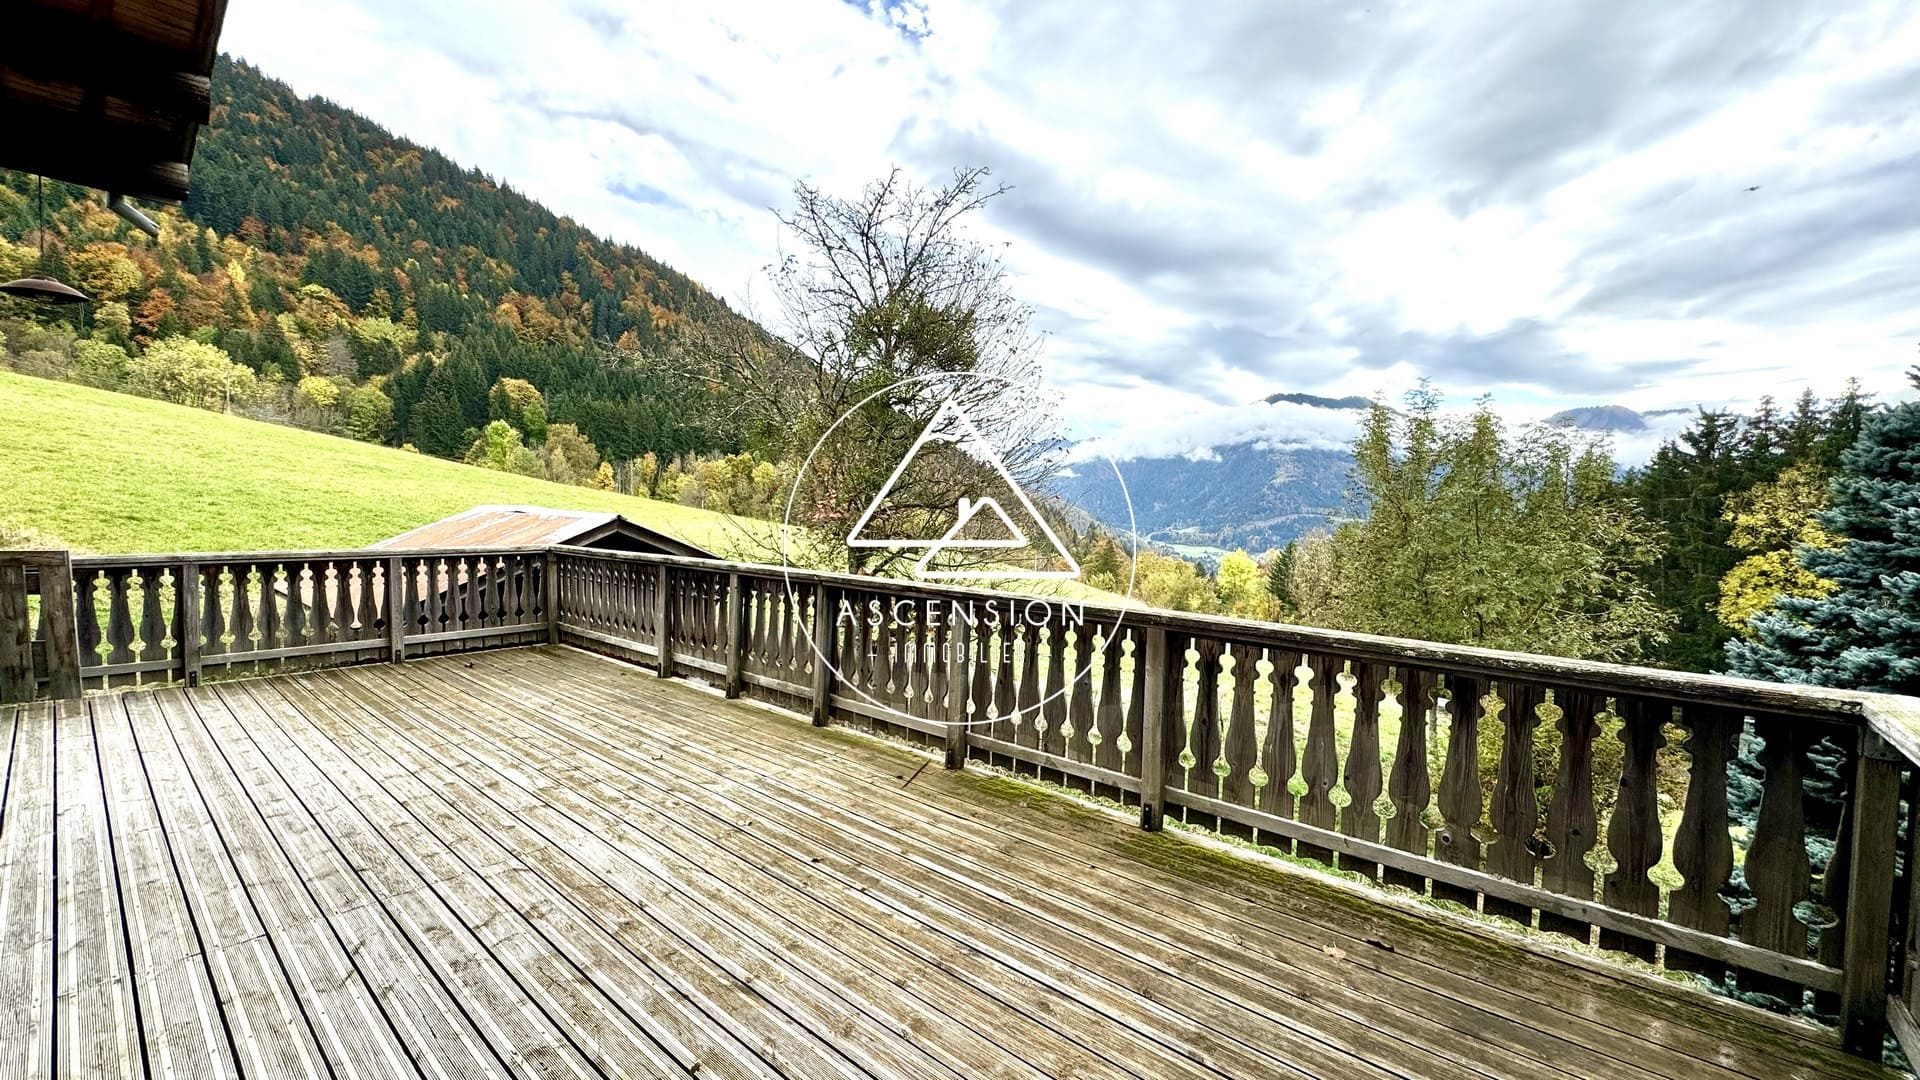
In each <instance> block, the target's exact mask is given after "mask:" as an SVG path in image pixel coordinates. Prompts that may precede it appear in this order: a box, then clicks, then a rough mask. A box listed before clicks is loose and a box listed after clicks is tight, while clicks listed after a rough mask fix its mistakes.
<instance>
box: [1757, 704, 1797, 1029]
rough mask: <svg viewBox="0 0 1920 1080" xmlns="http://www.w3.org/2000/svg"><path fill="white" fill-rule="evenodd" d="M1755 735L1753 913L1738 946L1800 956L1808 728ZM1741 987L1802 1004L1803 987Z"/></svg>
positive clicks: (1787, 726)
mask: <svg viewBox="0 0 1920 1080" xmlns="http://www.w3.org/2000/svg"><path fill="white" fill-rule="evenodd" d="M1753 729H1754V734H1755V735H1757V736H1759V738H1760V739H1761V747H1760V755H1759V756H1760V768H1761V770H1762V771H1763V772H1764V773H1765V777H1764V779H1763V780H1762V783H1761V788H1760V813H1759V816H1758V817H1757V818H1756V819H1755V821H1754V826H1753V842H1752V844H1750V845H1749V846H1748V848H1747V860H1746V864H1745V865H1746V872H1747V887H1748V888H1750V889H1752V890H1753V907H1751V908H1749V909H1747V911H1746V913H1745V914H1743V915H1741V916H1740V940H1741V941H1743V942H1745V943H1747V944H1748V945H1757V946H1759V947H1760V948H1762V949H1772V950H1774V951H1775V952H1782V953H1786V954H1787V955H1788V956H1793V957H1803V956H1805V955H1806V954H1807V926H1806V924H1805V923H1803V922H1801V921H1800V918H1799V916H1798V915H1797V914H1796V913H1795V911H1794V907H1795V905H1798V904H1800V903H1801V902H1803V901H1805V900H1807V899H1808V898H1809V897H1811V896H1812V894H1813V880H1812V879H1813V868H1812V866H1811V864H1810V863H1809V861H1808V858H1807V814H1806V793H1805V784H1806V775H1807V768H1806V755H1807V750H1808V748H1809V747H1811V746H1812V745H1813V726H1812V725H1811V724H1808V723H1805V722H1799V721H1795V720H1792V719H1790V718H1788V717H1784V716H1759V717H1756V718H1755V719H1754V722H1753ZM1740 986H1741V988H1742V989H1744V990H1749V991H1753V992H1757V993H1763V994H1773V995H1775V996H1777V997H1783V998H1786V999H1788V1000H1789V1001H1790V1002H1791V1003H1792V1004H1794V1005H1799V1004H1800V987H1799V986H1798V985H1797V984H1794V983H1790V982H1783V981H1782V980H1779V979H1774V978H1769V977H1766V976H1759V975H1754V974H1752V973H1750V972H1742V973H1741V975H1740Z"/></svg>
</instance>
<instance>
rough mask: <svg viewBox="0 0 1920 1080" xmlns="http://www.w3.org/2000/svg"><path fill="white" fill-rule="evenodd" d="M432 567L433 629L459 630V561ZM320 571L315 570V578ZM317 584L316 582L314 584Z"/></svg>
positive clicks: (446, 562) (440, 561)
mask: <svg viewBox="0 0 1920 1080" xmlns="http://www.w3.org/2000/svg"><path fill="white" fill-rule="evenodd" d="M436 563H437V565H436V566H435V567H434V573H435V578H436V580H435V581H434V618H433V623H434V626H433V629H434V630H435V631H436V632H439V633H445V632H447V631H451V630H458V629H460V619H461V598H460V589H461V571H460V564H459V560H457V559H444V558H443V559H439V560H436ZM320 573H321V571H320V570H319V569H318V568H316V570H315V574H316V577H318V575H319V574H320ZM316 584H318V582H316Z"/></svg>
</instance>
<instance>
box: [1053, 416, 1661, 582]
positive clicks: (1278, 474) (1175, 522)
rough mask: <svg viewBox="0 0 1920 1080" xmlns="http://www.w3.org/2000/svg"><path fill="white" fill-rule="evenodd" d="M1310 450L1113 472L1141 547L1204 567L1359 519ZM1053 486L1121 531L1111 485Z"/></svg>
mask: <svg viewBox="0 0 1920 1080" xmlns="http://www.w3.org/2000/svg"><path fill="white" fill-rule="evenodd" d="M1261 400H1262V401H1264V402H1266V403H1267V404H1270V405H1296V406H1306V407H1308V408H1313V409H1326V410H1336V411H1341V412H1353V413H1364V412H1365V411H1366V410H1368V409H1370V408H1372V406H1373V402H1372V401H1370V400H1368V399H1367V398H1364V397H1359V396H1349V397H1322V396H1320V395H1317V394H1303V393H1292V392H1286V393H1277V394H1272V395H1269V396H1268V397H1265V398H1262V399H1261ZM1693 411H1694V410H1693V409H1692V408H1690V407H1689V408H1672V409H1659V410H1653V411H1649V412H1645V413H1642V412H1639V411H1636V410H1634V409H1630V408H1628V407H1626V406H1624V405H1590V406H1583V407H1580V408H1573V409H1566V410H1564V411H1561V412H1558V413H1555V414H1553V415H1552V416H1550V417H1548V418H1547V419H1546V420H1545V421H1544V422H1545V423H1547V424H1552V425H1556V426H1561V427H1567V428H1572V429H1576V430H1579V431H1582V432H1587V433H1592V434H1596V435H1601V434H1608V435H1611V434H1619V435H1629V436H1631V435H1648V436H1650V435H1652V434H1653V433H1654V432H1655V425H1654V424H1652V423H1649V421H1650V420H1654V419H1657V418H1661V417H1668V416H1675V415H1682V414H1691V413H1692V412H1693ZM1296 415H1297V414H1296ZM1356 420H1357V417H1356ZM1309 441H1311V440H1309V439H1308V438H1305V437H1303V438H1302V439H1300V440H1296V441H1292V442H1291V444H1290V441H1289V439H1288V438H1287V437H1286V432H1284V431H1281V432H1274V433H1268V434H1265V435H1262V436H1260V437H1257V438H1247V439H1242V440H1236V441H1235V442H1233V443H1229V444H1226V445H1219V446H1213V447H1210V448H1208V450H1207V452H1206V453H1186V454H1178V455H1165V456H1148V457H1130V458H1126V459H1124V460H1123V461H1122V462H1121V465H1120V467H1121V472H1122V475H1123V476H1124V477H1125V479H1126V482H1127V488H1128V492H1129V494H1130V496H1131V498H1132V501H1133V507H1132V509H1133V518H1134V522H1135V527H1136V529H1137V531H1138V533H1139V537H1140V539H1141V540H1143V541H1151V542H1153V543H1157V544H1161V545H1164V546H1167V547H1170V548H1172V549H1173V550H1175V551H1178V552H1180V553H1181V554H1183V555H1187V556H1189V557H1193V558H1196V559H1198V560H1199V561H1201V562H1203V563H1208V562H1212V561H1213V560H1214V559H1215V558H1217V556H1218V555H1219V554H1220V553H1221V552H1223V551H1229V550H1232V549H1234V548H1245V549H1246V550H1248V551H1252V552H1256V553H1257V552H1260V551H1264V550H1266V549H1268V548H1277V547H1284V546H1285V545H1286V544H1287V542H1288V541H1290V540H1297V539H1299V538H1300V537H1302V536H1305V535H1306V534H1308V533H1310V532H1314V531H1316V530H1330V529H1332V528H1333V527H1334V526H1335V525H1336V524H1338V523H1339V522H1340V521H1341V520H1343V519H1344V518H1346V517H1348V516H1350V515H1354V514H1358V513H1362V512H1364V510H1363V508H1362V507H1360V506H1358V505H1357V504H1356V501H1355V495H1354V493H1353V492H1352V491H1351V490H1350V484H1349V478H1350V475H1351V473H1352V469H1353V456H1352V454H1351V453H1350V452H1349V451H1348V450H1346V449H1344V448H1340V449H1328V448H1325V442H1324V435H1323V436H1322V439H1321V441H1320V443H1319V445H1317V446H1308V445H1305V443H1307V442H1309ZM1055 487H1056V489H1057V491H1058V493H1059V494H1061V495H1063V496H1065V497H1066V498H1068V499H1070V500H1072V501H1074V502H1076V503H1078V504H1079V505H1080V506H1082V507H1083V508H1084V509H1085V510H1086V511H1088V512H1089V513H1090V514H1092V515H1093V516H1094V517H1095V518H1097V519H1099V520H1100V521H1101V522H1103V523H1104V524H1106V525H1107V526H1108V527H1109V528H1114V529H1121V530H1124V529H1125V528H1126V525H1127V506H1126V505H1125V503H1124V502H1123V501H1122V500H1121V499H1120V498H1119V495H1118V492H1117V491H1114V490H1112V487H1113V486H1112V485H1111V484H1107V485H1100V484H1097V483H1094V482H1091V481H1087V482H1082V481H1080V480H1079V479H1078V478H1076V477H1063V478H1061V479H1060V480H1058V481H1056V484H1055Z"/></svg>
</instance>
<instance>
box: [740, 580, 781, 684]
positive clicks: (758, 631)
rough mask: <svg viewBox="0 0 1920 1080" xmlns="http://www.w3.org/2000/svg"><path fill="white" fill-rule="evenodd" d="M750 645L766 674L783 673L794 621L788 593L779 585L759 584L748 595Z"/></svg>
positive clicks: (771, 583) (754, 656)
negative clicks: (788, 633)
mask: <svg viewBox="0 0 1920 1080" xmlns="http://www.w3.org/2000/svg"><path fill="white" fill-rule="evenodd" d="M747 599H748V601H749V602H750V603H751V605H752V606H751V607H750V608H749V609H748V612H747V617H748V626H749V628H750V629H749V631H748V637H747V639H748V641H750V642H751V643H752V644H751V645H750V646H749V648H750V650H751V653H752V656H753V658H754V660H755V661H756V662H757V663H758V665H759V666H760V667H761V668H763V669H766V670H772V671H780V670H782V665H781V663H780V655H781V653H782V652H784V651H785V647H784V643H785V641H786V636H785V635H786V631H787V624H788V622H789V620H790V618H791V615H790V612H789V604H790V600H789V598H788V596H787V590H786V589H784V588H782V587H780V585H778V584H777V583H775V582H770V581H755V582H753V584H752V586H751V587H750V591H749V592H748V593H747Z"/></svg>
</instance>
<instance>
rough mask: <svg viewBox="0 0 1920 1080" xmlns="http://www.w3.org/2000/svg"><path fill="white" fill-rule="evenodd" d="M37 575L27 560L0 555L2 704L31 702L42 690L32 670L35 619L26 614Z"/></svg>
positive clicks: (0, 688) (0, 700) (0, 668)
mask: <svg viewBox="0 0 1920 1080" xmlns="http://www.w3.org/2000/svg"><path fill="white" fill-rule="evenodd" d="M34 576H35V574H34V569H33V567H31V566H29V565H28V564H27V562H26V561H25V560H24V559H22V560H18V561H16V560H14V559H11V558H7V557H5V556H3V555H0V705H4V704H7V703H10V702H15V701H32V700H33V699H34V698H35V697H37V696H38V695H39V693H40V686H39V681H38V680H37V679H36V678H35V677H34V673H33V619H32V618H31V617H29V616H28V614H27V597H29V596H31V595H33V593H34V592H35V590H36V586H35V584H34V582H33V580H32V579H33V577H34ZM44 580H45V579H44V577H42V581H43V582H44ZM38 588H39V589H40V590H44V589H45V588H46V586H45V584H41V585H39V586H38ZM41 603H42V604H43V605H44V604H45V603H46V601H44V600H43V601H41Z"/></svg>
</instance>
